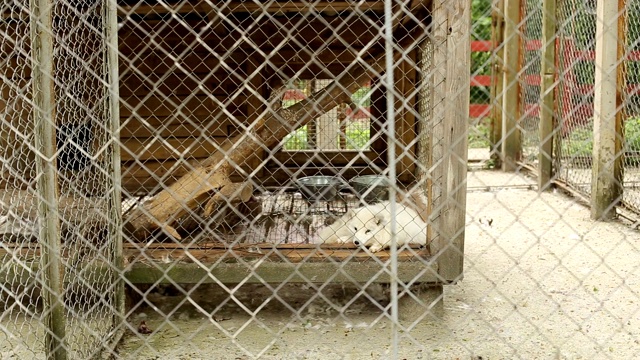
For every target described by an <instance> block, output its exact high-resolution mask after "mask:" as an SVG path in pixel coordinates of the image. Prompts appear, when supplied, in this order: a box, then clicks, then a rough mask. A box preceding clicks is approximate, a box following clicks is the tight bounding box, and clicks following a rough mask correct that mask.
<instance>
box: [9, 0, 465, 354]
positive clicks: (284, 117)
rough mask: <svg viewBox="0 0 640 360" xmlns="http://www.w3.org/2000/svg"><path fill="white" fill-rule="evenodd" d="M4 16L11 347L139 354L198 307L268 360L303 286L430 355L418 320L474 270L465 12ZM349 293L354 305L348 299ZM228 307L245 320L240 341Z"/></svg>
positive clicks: (168, 11) (223, 7)
mask: <svg viewBox="0 0 640 360" xmlns="http://www.w3.org/2000/svg"><path fill="white" fill-rule="evenodd" d="M0 9H2V14H3V17H2V22H1V23H0V36H1V37H0V40H1V41H2V44H1V45H2V47H1V49H2V54H1V55H2V58H1V59H2V62H3V64H4V65H6V66H3V67H2V69H1V70H0V71H1V74H2V77H1V78H0V80H1V81H0V86H1V89H2V102H1V103H0V104H1V105H2V107H1V108H0V111H2V113H1V115H2V121H1V124H0V126H1V127H2V128H1V133H2V138H1V141H2V142H1V143H0V145H1V151H2V153H1V154H2V157H1V158H2V160H3V161H2V166H3V173H2V178H1V179H2V190H1V191H2V209H3V213H2V216H3V218H2V220H3V221H2V224H1V226H2V230H3V239H2V243H1V244H2V248H1V254H2V256H3V262H2V272H1V274H2V276H0V279H2V285H1V287H0V289H1V291H2V306H3V310H6V311H5V312H3V315H2V316H1V318H0V319H1V320H2V322H0V326H1V328H2V330H3V334H5V335H6V337H7V339H8V340H9V341H7V342H3V343H2V345H0V351H3V352H2V353H1V354H4V351H6V352H11V354H16V356H27V355H25V354H26V353H25V351H26V352H29V353H30V355H29V356H31V355H33V356H32V357H40V356H41V354H42V353H43V352H44V353H46V357H48V358H60V359H62V358H92V357H98V356H100V355H103V354H105V355H110V356H115V357H118V356H124V357H127V356H128V357H138V356H139V355H140V356H142V355H141V354H143V353H144V351H145V350H144V349H145V347H148V345H149V344H151V342H150V338H149V339H146V338H145V337H144V336H146V335H149V334H159V333H160V332H159V331H154V330H153V328H157V327H160V328H161V327H162V326H164V325H163V324H165V325H168V326H170V327H173V326H174V325H172V323H173V320H175V319H174V318H173V316H174V315H176V314H177V313H178V312H179V311H182V309H184V307H185V306H189V307H192V310H193V311H195V313H194V314H198V315H197V316H198V317H204V318H205V319H206V324H205V325H203V327H201V328H199V329H198V330H196V331H195V333H194V334H200V333H202V332H203V331H205V330H204V329H205V328H209V329H211V328H212V329H215V331H216V332H222V333H224V335H225V336H224V338H225V340H227V341H226V342H225V343H228V344H231V345H233V346H234V347H235V348H236V349H237V350H238V352H239V353H240V354H242V356H249V357H260V356H262V355H264V354H265V353H266V352H267V351H270V349H272V348H275V347H277V346H276V345H274V344H275V343H276V342H278V341H279V335H280V334H281V333H282V331H284V330H285V329H286V328H287V326H290V324H291V321H293V320H285V321H286V322H287V324H285V325H283V326H280V325H278V324H275V325H274V324H273V323H270V324H271V325H270V326H267V325H265V324H266V323H267V322H266V321H265V320H263V319H261V317H262V313H261V309H263V308H265V307H266V306H267V304H268V303H270V302H274V301H275V302H278V303H280V304H282V306H283V309H284V310H285V311H286V312H287V314H288V316H291V317H293V318H295V319H297V320H300V319H301V314H302V313H303V312H306V311H309V309H311V308H312V304H311V302H309V301H302V302H300V301H299V300H294V299H297V297H296V296H297V295H298V294H294V295H292V296H289V298H287V297H286V296H284V295H281V292H282V291H283V289H285V288H287V287H290V286H292V285H295V286H298V289H299V291H300V292H304V291H306V290H309V289H312V290H313V291H315V292H316V294H315V295H312V298H316V299H320V300H323V301H326V302H328V303H329V307H330V309H329V310H327V311H329V312H331V311H334V312H336V313H337V314H338V316H340V317H343V318H344V319H345V320H349V317H350V316H351V314H352V313H351V312H350V311H351V310H350V307H351V306H352V305H353V304H355V303H357V302H359V301H362V300H363V299H364V300H365V301H367V302H370V303H372V304H375V307H376V309H377V311H378V313H379V314H378V315H376V316H377V317H378V320H376V321H385V322H389V323H390V324H391V326H392V327H393V332H392V335H391V336H390V339H391V341H393V342H394V344H393V346H392V347H393V348H394V349H395V350H393V352H394V354H391V355H390V356H391V357H396V358H397V357H399V355H398V352H399V351H400V346H399V336H400V335H401V334H403V335H402V337H403V338H404V339H405V340H406V341H409V342H411V343H414V344H416V345H419V344H420V340H419V339H418V338H417V337H415V336H412V335H411V333H410V331H402V330H401V327H403V328H404V329H405V330H410V328H411V326H413V324H416V323H418V322H420V321H421V320H422V319H424V318H426V317H433V316H435V314H436V312H437V310H438V309H441V307H442V299H443V285H447V284H454V283H456V282H458V281H460V280H461V279H462V258H463V255H464V251H463V249H464V246H463V244H464V225H465V210H464V209H465V201H466V191H465V190H466V185H465V183H466V160H467V128H468V112H469V71H468V70H469V52H470V46H469V40H470V24H469V20H470V7H469V4H468V3H467V2H466V1H463V0H455V1H450V0H447V1H443V0H433V1H412V2H400V1H386V2H385V1H359V2H354V1H334V2H309V1H269V2H257V1H253V2H248V1H161V2H148V1H136V0H121V1H115V0H85V1H68V0H31V1H26V0H25V1H12V2H8V3H7V4H3V5H1V7H0ZM125 284H126V288H127V290H126V291H127V293H128V295H129V297H128V300H129V301H128V305H129V306H128V308H127V309H125V308H124V306H125V304H124V290H125ZM332 284H341V286H343V289H344V288H346V287H351V288H355V289H356V290H357V292H356V293H355V294H353V296H352V298H350V299H347V300H346V301H335V302H334V303H332V299H331V298H329V297H327V295H326V294H325V293H326V291H327V289H329V288H330V287H331V286H332ZM378 284H384V285H383V286H382V285H378ZM250 286H254V288H255V289H256V297H255V298H251V299H245V298H242V297H241V296H240V295H238V290H239V289H240V288H242V289H246V288H249V287H250ZM376 286H378V287H377V289H383V290H384V292H386V294H390V295H388V296H390V300H386V299H381V297H380V296H374V295H371V294H370V290H371V289H370V288H376ZM207 287H214V288H216V289H217V292H216V294H215V296H212V297H211V299H209V298H199V296H201V295H200V294H202V293H203V292H199V289H203V288H207ZM254 288H251V289H254ZM205 290H206V289H205ZM175 293H177V294H178V295H180V296H182V300H180V301H179V303H172V302H171V301H168V302H164V303H162V304H157V303H155V300H154V299H156V297H157V296H159V295H162V296H164V295H167V296H171V295H172V294H175ZM345 294H346V292H345ZM260 296H264V299H263V300H258V299H260ZM388 296H387V295H385V296H382V298H385V297H388ZM213 298H215V299H218V300H220V301H221V302H220V303H219V304H218V305H214V306H212V304H211V300H212V299H213ZM5 299H8V300H7V301H5ZM402 299H403V300H402ZM400 300H402V301H400ZM256 302H257V305H256ZM404 303H410V304H413V305H412V306H413V307H410V306H405V305H406V304H404ZM229 304H235V305H237V309H238V310H239V311H240V313H239V315H238V316H239V317H245V318H246V323H245V325H242V326H241V327H240V328H239V329H237V330H234V331H232V332H230V331H229V330H228V329H225V328H224V327H223V325H224V324H222V321H224V314H225V311H228V305H229ZM401 305H402V306H401ZM149 308H150V309H153V310H152V314H151V315H149V317H148V318H146V316H148V314H147V313H146V311H147V309H149ZM401 308H406V309H409V310H412V311H414V310H415V311H414V312H410V316H407V324H404V325H401V324H400V320H399V318H400V317H401V315H400V314H401V312H402V309H401ZM407 314H409V312H408V313H407ZM147 321H148V324H147V323H146V322H147ZM251 323H257V324H258V325H259V326H258V327H259V328H261V329H260V331H261V332H260V334H261V335H260V336H262V338H261V339H262V340H265V339H266V340H265V341H262V340H260V339H258V340H259V341H258V340H256V338H253V337H251V336H249V335H246V334H251V332H252V331H256V330H255V329H254V328H253V327H251V326H250V324H251ZM405 326H406V327H405ZM174 329H175V330H177V331H178V332H182V333H183V334H182V335H184V333H186V332H189V331H187V330H184V331H182V330H181V328H180V327H179V326H178V327H175V328H174ZM125 333H126V334H127V336H126V341H125V342H124V344H125V345H124V348H125V349H126V350H127V351H128V353H127V354H128V355H121V353H119V352H118V351H116V350H114V346H115V343H116V342H117V341H118V340H120V338H121V336H122V335H123V334H125ZM246 337H249V339H250V340H246V339H245V338H246ZM251 339H253V340H251ZM141 340H142V342H141V343H142V344H143V346H140V347H138V346H136V345H135V344H136V343H137V342H139V341H141ZM254 340H255V341H254ZM278 346H280V345H278ZM29 356H27V357H29Z"/></svg>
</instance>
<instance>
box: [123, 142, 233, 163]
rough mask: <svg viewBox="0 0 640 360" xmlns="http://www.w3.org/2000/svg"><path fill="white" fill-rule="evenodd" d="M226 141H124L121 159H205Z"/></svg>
mask: <svg viewBox="0 0 640 360" xmlns="http://www.w3.org/2000/svg"><path fill="white" fill-rule="evenodd" d="M224 140H226V137H224V138H211V137H198V138H195V137H194V138H169V139H162V138H144V139H136V138H130V139H123V140H122V142H121V145H120V146H121V158H122V160H123V161H132V160H141V161H145V160H155V161H162V160H166V159H182V158H204V157H207V156H209V155H210V154H212V153H214V152H215V151H216V148H217V147H218V145H219V143H221V142H222V141H224Z"/></svg>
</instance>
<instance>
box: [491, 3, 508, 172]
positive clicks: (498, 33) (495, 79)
mask: <svg viewBox="0 0 640 360" xmlns="http://www.w3.org/2000/svg"><path fill="white" fill-rule="evenodd" d="M504 2H505V0H493V1H492V7H491V19H492V20H491V21H492V25H493V26H492V27H491V42H492V43H493V47H492V49H493V50H492V52H491V63H492V66H493V71H492V72H491V99H494V100H493V104H491V105H492V106H491V134H490V142H491V159H492V160H493V161H494V164H495V167H497V168H501V167H502V160H501V148H502V116H503V115H502V108H503V106H504V101H503V97H504V82H503V81H502V77H503V73H504V47H503V46H502V45H503V42H504Z"/></svg>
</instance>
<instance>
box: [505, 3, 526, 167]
mask: <svg viewBox="0 0 640 360" xmlns="http://www.w3.org/2000/svg"><path fill="white" fill-rule="evenodd" d="M520 11H521V8H520V0H505V24H504V34H505V39H504V72H503V74H502V83H503V85H502V87H503V90H504V95H503V96H502V170H503V171H516V170H517V169H518V166H517V161H518V160H520V157H521V154H522V143H521V136H520V131H519V130H518V127H517V125H518V120H519V118H520V84H519V82H518V71H519V70H520V29H519V27H518V24H519V23H520Z"/></svg>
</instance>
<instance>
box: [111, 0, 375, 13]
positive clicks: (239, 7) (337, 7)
mask: <svg viewBox="0 0 640 360" xmlns="http://www.w3.org/2000/svg"><path fill="white" fill-rule="evenodd" d="M383 10H384V1H359V2H357V3H354V2H352V1H316V2H313V3H309V2H306V1H304V2H301V1H297V2H296V1H287V2H279V1H273V2H262V3H255V2H251V1H242V2H240V1H237V2H236V1H233V2H229V3H227V4H224V5H221V6H220V7H218V8H216V9H215V11H220V12H224V13H247V12H249V13H253V12H258V13H291V12H293V13H307V12H310V11H313V12H314V13H331V14H334V13H336V12H341V11H383ZM209 11H212V9H211V8H210V7H209V6H207V5H200V4H190V3H185V2H181V3H177V4H136V5H122V6H119V7H118V13H119V14H120V15H130V14H168V13H172V14H173V13H179V14H188V13H207V12H209Z"/></svg>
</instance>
